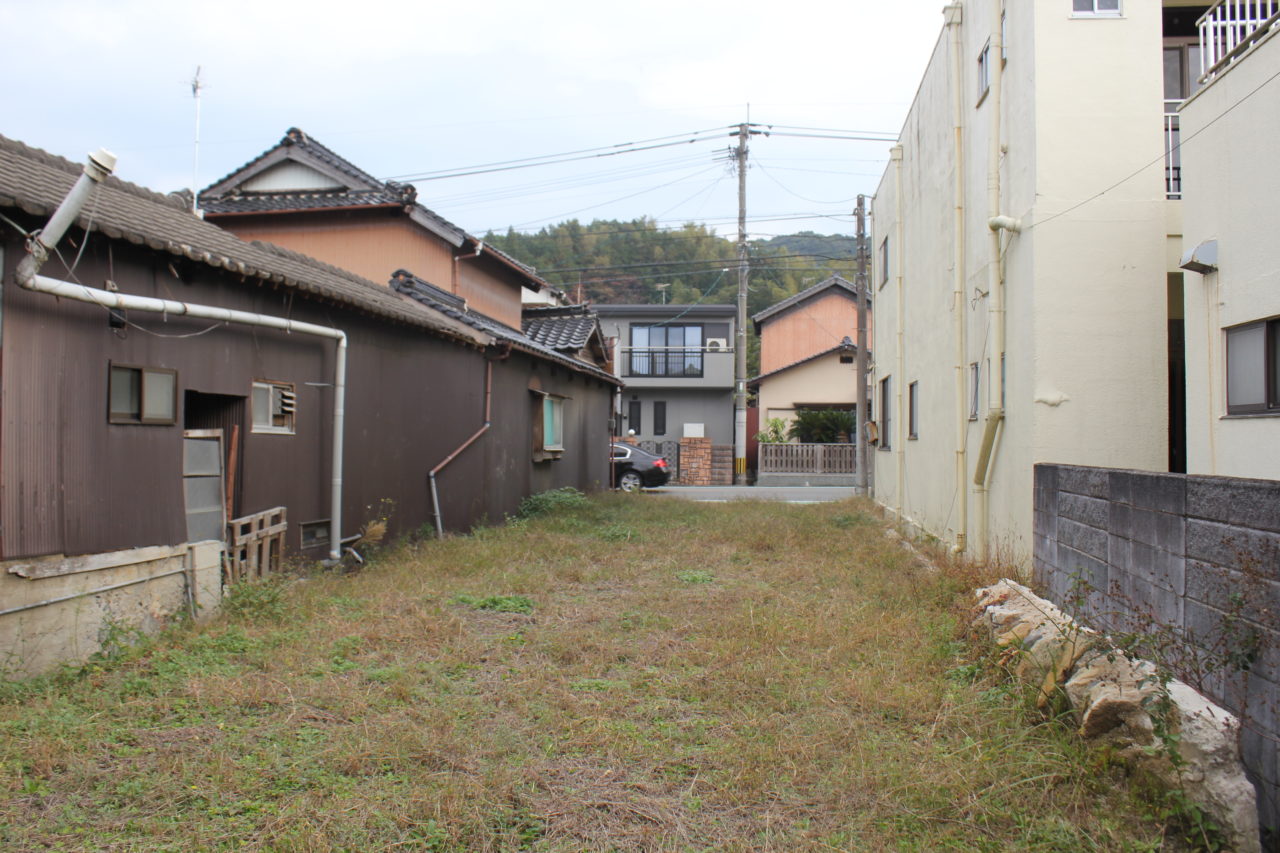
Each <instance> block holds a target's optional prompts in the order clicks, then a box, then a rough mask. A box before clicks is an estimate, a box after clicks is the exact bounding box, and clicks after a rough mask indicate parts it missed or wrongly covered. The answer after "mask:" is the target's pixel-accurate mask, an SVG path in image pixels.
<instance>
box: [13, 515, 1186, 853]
mask: <svg viewBox="0 0 1280 853" xmlns="http://www.w3.org/2000/svg"><path fill="white" fill-rule="evenodd" d="M983 580H986V578H983V577H981V576H980V575H979V574H978V573H975V572H972V571H970V572H963V571H959V570H956V569H946V570H943V571H941V572H934V571H931V570H929V569H927V568H926V567H924V566H922V565H920V563H919V561H918V560H917V559H916V558H915V557H914V556H913V555H912V554H911V553H910V552H909V551H907V550H906V549H904V548H903V547H902V546H901V545H900V544H898V543H897V542H895V541H893V540H892V539H890V538H888V537H886V536H885V535H884V532H883V528H882V526H881V524H880V522H879V521H878V520H877V519H876V518H875V517H874V516H873V514H872V511H871V510H870V509H869V507H868V506H867V505H863V504H859V503H854V502H846V503H840V504H824V505H812V506H786V505H779V504H765V503H733V504H692V503H686V502H682V501H676V500H670V499H662V498H658V497H655V496H652V495H638V496H635V495H604V496H601V497H598V498H593V499H592V500H590V501H589V502H584V503H583V504H582V505H580V506H567V507H566V506H551V507H550V511H549V512H545V513H543V514H541V515H538V516H536V517H533V518H530V519H528V520H525V521H521V522H518V523H515V524H512V525H509V526H506V527H502V528H491V529H483V530H478V531H476V532H475V534H474V535H471V536H467V537H457V538H453V539H449V540H447V541H444V542H434V541H431V542H423V543H418V544H409V545H401V546H397V547H392V548H389V549H387V550H386V551H385V552H384V553H382V554H380V555H378V557H377V558H376V559H375V560H373V561H372V563H371V564H370V566H369V567H368V568H366V569H365V570H364V571H363V572H361V573H359V574H355V575H345V576H344V575H337V574H330V573H319V574H313V575H311V576H309V577H306V578H305V579H293V580H288V581H285V582H282V583H275V584H265V585H251V586H246V587H243V588H242V589H241V590H240V591H239V592H238V594H237V595H236V596H235V597H234V598H233V599H232V601H231V603H230V605H229V606H228V612H227V613H226V614H224V615H222V616H219V617H218V618H216V619H215V620H213V621H212V622H210V623H208V624H204V625H200V626H197V627H194V628H183V629H179V630H175V631H174V632H172V633H171V634H169V635H167V636H164V637H161V638H159V639H157V640H154V641H151V642H148V643H143V644H140V645H138V646H135V647H132V648H125V649H123V650H122V651H121V652H120V653H119V654H118V655H117V656H116V658H115V659H114V660H107V661H104V662H101V663H99V664H95V665H90V666H88V667H86V668H84V669H83V670H77V671H74V672H72V671H68V672H65V673H62V674H60V675H58V676H54V677H50V678H46V679H38V680H35V681H28V682H22V683H10V684H7V685H5V686H4V687H3V688H0V697H2V698H0V760H2V761H3V767H4V773H3V776H0V779H3V782H2V783H0V784H2V785H3V795H2V797H0V847H3V848H4V849H16V850H34V849H59V850H82V849H95V850H98V849H100V850H223V849H226V850H232V849H235V850H241V849H251V850H252V849H261V850H280V851H291V850H359V851H373V850H391V849H405V850H429V851H485V850H538V851H580V850H593V851H594V850H618V851H630V850H673V851H685V850H688V851H701V850H726V851H739V850H741V851H745V850H776V851H799V850H921V851H925V850H1011V849H1016V850H1063V851H1077V850H1091V849H1103V850H1119V849H1154V848H1155V847H1158V846H1159V840H1160V834H1161V827H1160V825H1159V824H1158V821H1156V820H1155V819H1154V818H1151V817H1149V816H1147V815H1146V813H1145V812H1146V811H1147V810H1146V809H1144V808H1143V807H1142V805H1141V804H1140V802H1139V801H1138V800H1137V799H1136V798H1135V797H1133V796H1132V795H1131V794H1129V793H1128V789H1127V786H1126V784H1125V783H1124V782H1123V780H1122V779H1119V778H1118V777H1117V776H1116V775H1115V773H1114V771H1111V770H1109V769H1107V767H1106V763H1105V761H1102V760H1101V759H1099V758H1096V757H1091V756H1090V755H1089V754H1088V753H1086V752H1084V751H1083V750H1082V749H1081V748H1080V747H1078V746H1077V745H1076V744H1075V742H1074V741H1073V739H1072V737H1071V734H1070V731H1069V728H1070V727H1069V726H1068V725H1066V724H1062V723H1056V722H1052V721H1049V722H1045V721H1043V720H1041V719H1040V718H1038V717H1035V716H1032V715H1030V714H1029V713H1028V712H1027V711H1026V710H1025V704H1024V703H1023V702H1022V700H1021V699H1020V698H1019V697H1018V696H1017V695H1016V694H1015V693H1014V692H1013V691H1012V689H1011V688H1006V687H1004V686H1002V683H1001V682H1000V681H999V680H998V679H996V678H995V677H993V676H992V675H989V674H987V673H986V671H985V670H983V669H982V668H981V667H979V666H976V665H974V664H971V663H969V661H970V659H971V656H972V654H973V653H974V650H972V649H970V648H968V647H967V646H966V644H965V643H964V642H963V641H958V640H957V637H958V636H959V635H960V634H961V633H962V621H963V620H964V619H965V618H966V613H965V606H966V605H967V603H968V601H969V600H970V596H969V592H970V590H971V589H972V586H973V584H975V583H977V582H980V581H983Z"/></svg>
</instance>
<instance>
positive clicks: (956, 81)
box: [943, 3, 969, 553]
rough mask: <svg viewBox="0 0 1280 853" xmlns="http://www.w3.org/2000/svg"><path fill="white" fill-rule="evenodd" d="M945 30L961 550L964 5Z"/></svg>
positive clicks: (965, 497)
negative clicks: (948, 72)
mask: <svg viewBox="0 0 1280 853" xmlns="http://www.w3.org/2000/svg"><path fill="white" fill-rule="evenodd" d="M943 13H944V14H945V15H946V22H947V29H949V30H951V66H952V68H951V76H952V82H951V95H952V111H953V113H954V117H953V120H952V126H953V129H954V139H953V146H954V153H953V156H954V158H955V182H954V192H955V225H954V228H955V244H954V248H953V250H952V251H953V258H952V270H953V272H952V275H953V281H952V290H951V310H952V312H953V315H952V322H953V324H954V331H953V334H954V336H955V359H956V363H955V393H956V412H955V418H956V472H955V476H956V502H957V504H958V506H957V512H958V516H959V517H958V519H957V521H956V541H955V546H954V550H955V551H956V552H957V553H963V552H964V550H965V548H966V546H967V544H968V537H969V482H968V481H969V476H968V474H969V461H968V441H969V400H968V394H966V393H965V392H966V386H967V384H968V383H967V379H966V376H965V353H966V340H965V339H966V335H965V331H966V325H967V324H966V322H965V321H966V317H965V300H964V288H965V273H966V268H965V263H964V236H965V229H964V113H965V109H964V55H963V44H962V41H961V35H962V33H961V29H960V25H961V24H962V23H963V21H964V7H963V6H961V5H960V4H959V3H953V4H951V5H950V6H947V7H946V8H945V9H944V10H943Z"/></svg>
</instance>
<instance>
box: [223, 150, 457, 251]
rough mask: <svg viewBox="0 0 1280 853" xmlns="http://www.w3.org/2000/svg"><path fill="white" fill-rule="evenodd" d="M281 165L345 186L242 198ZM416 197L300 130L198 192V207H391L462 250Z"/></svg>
mask: <svg viewBox="0 0 1280 853" xmlns="http://www.w3.org/2000/svg"><path fill="white" fill-rule="evenodd" d="M284 159H294V160H298V161H300V162H304V163H307V162H309V163H311V164H312V165H315V166H318V167H319V168H320V169H321V170H322V171H325V172H327V173H329V174H331V175H338V176H341V178H342V180H341V181H340V182H341V183H343V184H346V185H347V186H346V189H344V190H334V191H324V192H317V191H311V190H306V191H299V192H288V191H285V192H244V191H241V190H240V189H239V186H240V184H242V183H244V182H245V181H246V180H248V179H249V178H250V177H252V176H253V175H255V174H257V173H259V172H261V171H264V170H266V169H267V168H269V167H270V166H273V165H275V164H276V163H278V162H280V161H282V160H284ZM417 197H418V190H417V188H416V187H414V186H413V185H412V184H402V183H399V182H397V181H380V180H378V179H377V178H375V177H374V176H373V175H371V174H369V173H368V172H366V171H364V170H363V169H361V168H360V167H359V166H356V165H355V164H354V163H352V162H351V161H350V160H348V159H346V158H345V157H341V156H339V155H338V154H337V153H335V152H334V151H333V150H332V149H330V148H328V147H326V146H324V145H322V144H320V143H319V142H318V141H316V140H315V139H313V138H312V137H310V136H308V135H307V134H306V133H305V132H303V131H302V130H300V129H298V128H296V127H291V128H289V129H288V130H287V131H286V132H285V135H284V137H283V138H282V139H281V140H280V141H279V142H277V143H276V144H275V145H273V146H272V147H270V148H268V149H267V150H266V151H264V152H262V153H261V154H259V155H258V156H257V157H255V158H253V159H252V160H250V161H249V162H247V163H245V164H244V165H243V166H241V167H240V168H238V169H236V170H235V171H233V172H231V173H230V174H227V175H224V176H223V177H221V178H219V179H218V180H217V181H215V182H213V183H212V184H210V185H209V186H207V187H205V188H204V189H203V190H201V191H200V207H201V209H203V210H205V211H207V212H208V213H209V214H211V215H214V216H218V215H231V214H246V213H274V212H281V211H297V210H325V209H334V208H351V207H389V206H395V207H403V208H405V209H406V210H407V211H409V214H410V216H411V217H412V218H413V219H414V220H416V221H418V222H419V223H420V224H422V225H423V226H424V227H426V228H428V229H429V230H431V231H434V232H435V233H436V234H438V235H440V236H441V237H444V238H445V239H446V240H448V241H449V242H451V243H453V244H454V245H461V244H462V242H463V241H464V240H465V239H467V234H466V232H465V231H463V230H462V229H461V228H459V227H458V226H457V225H454V224H453V223H452V222H450V221H449V220H447V219H445V218H444V217H443V216H440V215H439V214H438V213H436V212H435V211H433V210H429V209H428V208H426V207H424V206H423V205H421V204H418V202H417Z"/></svg>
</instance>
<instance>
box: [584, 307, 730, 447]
mask: <svg viewBox="0 0 1280 853" xmlns="http://www.w3.org/2000/svg"><path fill="white" fill-rule="evenodd" d="M593 307H594V308H595V310H596V312H597V313H598V314H599V315H600V329H601V331H602V332H603V333H604V336H605V337H606V338H615V339H616V340H617V350H616V351H615V356H614V364H615V365H616V371H617V373H618V376H619V377H620V378H621V379H622V380H623V382H625V383H626V387H625V388H624V389H623V390H622V395H621V397H620V400H619V403H620V406H621V408H620V411H619V418H618V425H619V431H620V432H621V433H623V434H626V432H627V431H628V430H631V429H635V426H634V425H633V424H631V423H630V422H629V418H628V413H629V411H630V409H629V406H628V404H629V403H630V402H631V401H632V400H633V399H638V400H639V401H640V403H641V418H640V428H639V429H636V439H637V440H640V441H661V440H663V439H674V440H676V441H678V440H679V439H680V438H681V437H682V436H683V435H684V424H696V423H700V424H703V425H704V427H705V432H704V435H705V436H706V437H707V438H710V439H711V442H712V443H713V444H730V445H731V444H733V371H734V353H733V352H732V350H731V349H730V350H725V351H723V352H704V353H703V356H702V359H703V370H702V376H687V377H686V376H664V377H651V376H629V375H628V373H629V361H628V359H629V355H630V354H629V353H628V351H627V350H628V348H629V347H630V346H631V327H632V326H649V325H653V324H657V323H672V324H679V325H702V326H703V329H704V332H703V339H704V341H705V340H706V338H708V337H725V338H726V339H727V340H728V344H729V347H730V348H732V347H733V346H734V344H735V341H736V333H735V330H736V328H737V324H736V318H737V309H736V308H735V307H734V306H732V305H595V306H593ZM713 331H714V334H713ZM656 401H663V402H665V403H666V404H667V430H666V435H656V434H655V433H654V431H653V423H654V420H653V404H654V402H656Z"/></svg>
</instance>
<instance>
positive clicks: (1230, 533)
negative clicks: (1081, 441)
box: [1033, 464, 1280, 840]
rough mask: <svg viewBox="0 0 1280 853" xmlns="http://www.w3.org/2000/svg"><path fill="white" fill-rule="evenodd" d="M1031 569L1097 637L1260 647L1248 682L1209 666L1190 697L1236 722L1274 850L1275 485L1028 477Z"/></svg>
mask: <svg viewBox="0 0 1280 853" xmlns="http://www.w3.org/2000/svg"><path fill="white" fill-rule="evenodd" d="M1033 560H1034V571H1035V580H1036V582H1037V584H1038V585H1039V586H1040V588H1041V589H1042V590H1043V591H1044V592H1045V593H1046V594H1047V595H1048V597H1050V598H1051V599H1053V600H1054V601H1055V602H1057V603H1058V604H1059V605H1060V606H1063V607H1064V608H1074V609H1076V610H1078V611H1079V612H1078V613H1077V615H1079V616H1080V617H1082V618H1083V619H1084V620H1085V621H1088V622H1090V623H1091V624H1093V625H1095V626H1096V627H1098V628H1100V629H1104V630H1109V631H1117V632H1125V631H1133V630H1143V631H1151V630H1159V631H1160V632H1161V634H1162V635H1164V636H1169V637H1175V638H1179V639H1180V640H1182V641H1185V646H1186V648H1187V649H1191V648H1195V647H1200V648H1204V647H1206V646H1207V647H1215V651H1217V652H1223V651H1244V650H1243V649H1241V648H1234V647H1227V648H1224V645H1223V643H1222V642H1221V641H1222V638H1224V637H1225V638H1230V639H1231V640H1232V641H1233V643H1229V644H1227V645H1228V646H1233V645H1234V641H1235V640H1238V639H1243V638H1245V637H1248V636H1250V635H1253V636H1256V637H1258V638H1260V640H1261V654H1260V656H1259V658H1258V659H1257V660H1256V661H1255V662H1254V663H1253V664H1252V665H1251V666H1250V667H1249V670H1248V672H1247V673H1245V672H1239V671H1236V670H1235V669H1233V668H1232V667H1230V666H1222V665H1217V666H1212V667H1210V669H1209V672H1208V674H1207V677H1205V678H1202V679H1199V681H1200V683H1199V684H1198V685H1196V686H1197V687H1199V688H1200V689H1202V691H1203V692H1204V693H1205V694H1206V695H1207V696H1208V697H1209V698H1211V699H1213V700H1214V701H1215V702H1218V703H1219V704H1221V705H1223V706H1224V707H1226V708H1228V709H1230V710H1231V711H1232V712H1233V713H1236V714H1238V715H1240V716H1241V718H1242V721H1243V724H1244V725H1243V727H1242V728H1243V731H1242V736H1241V744H1240V749H1241V755H1242V756H1243V758H1244V762H1245V766H1246V768H1247V770H1248V772H1249V774H1250V778H1251V780H1252V781H1253V783H1254V785H1255V786H1256V787H1257V788H1258V806H1259V818H1260V820H1261V823H1262V825H1263V826H1264V827H1270V828H1271V832H1272V833H1273V836H1272V837H1273V840H1276V839H1280V832H1277V830H1280V482H1276V481H1272V480H1249V479H1242V478H1235V477H1207V476H1189V475H1185V474H1164V473H1153V472H1149V471H1129V470H1118V469H1110V468H1088V467H1083V466H1074V465H1050V464H1040V465H1036V466H1035V516H1034V537H1033ZM1156 626H1164V627H1161V628H1157V627H1156ZM1188 654H1189V653H1188Z"/></svg>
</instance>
